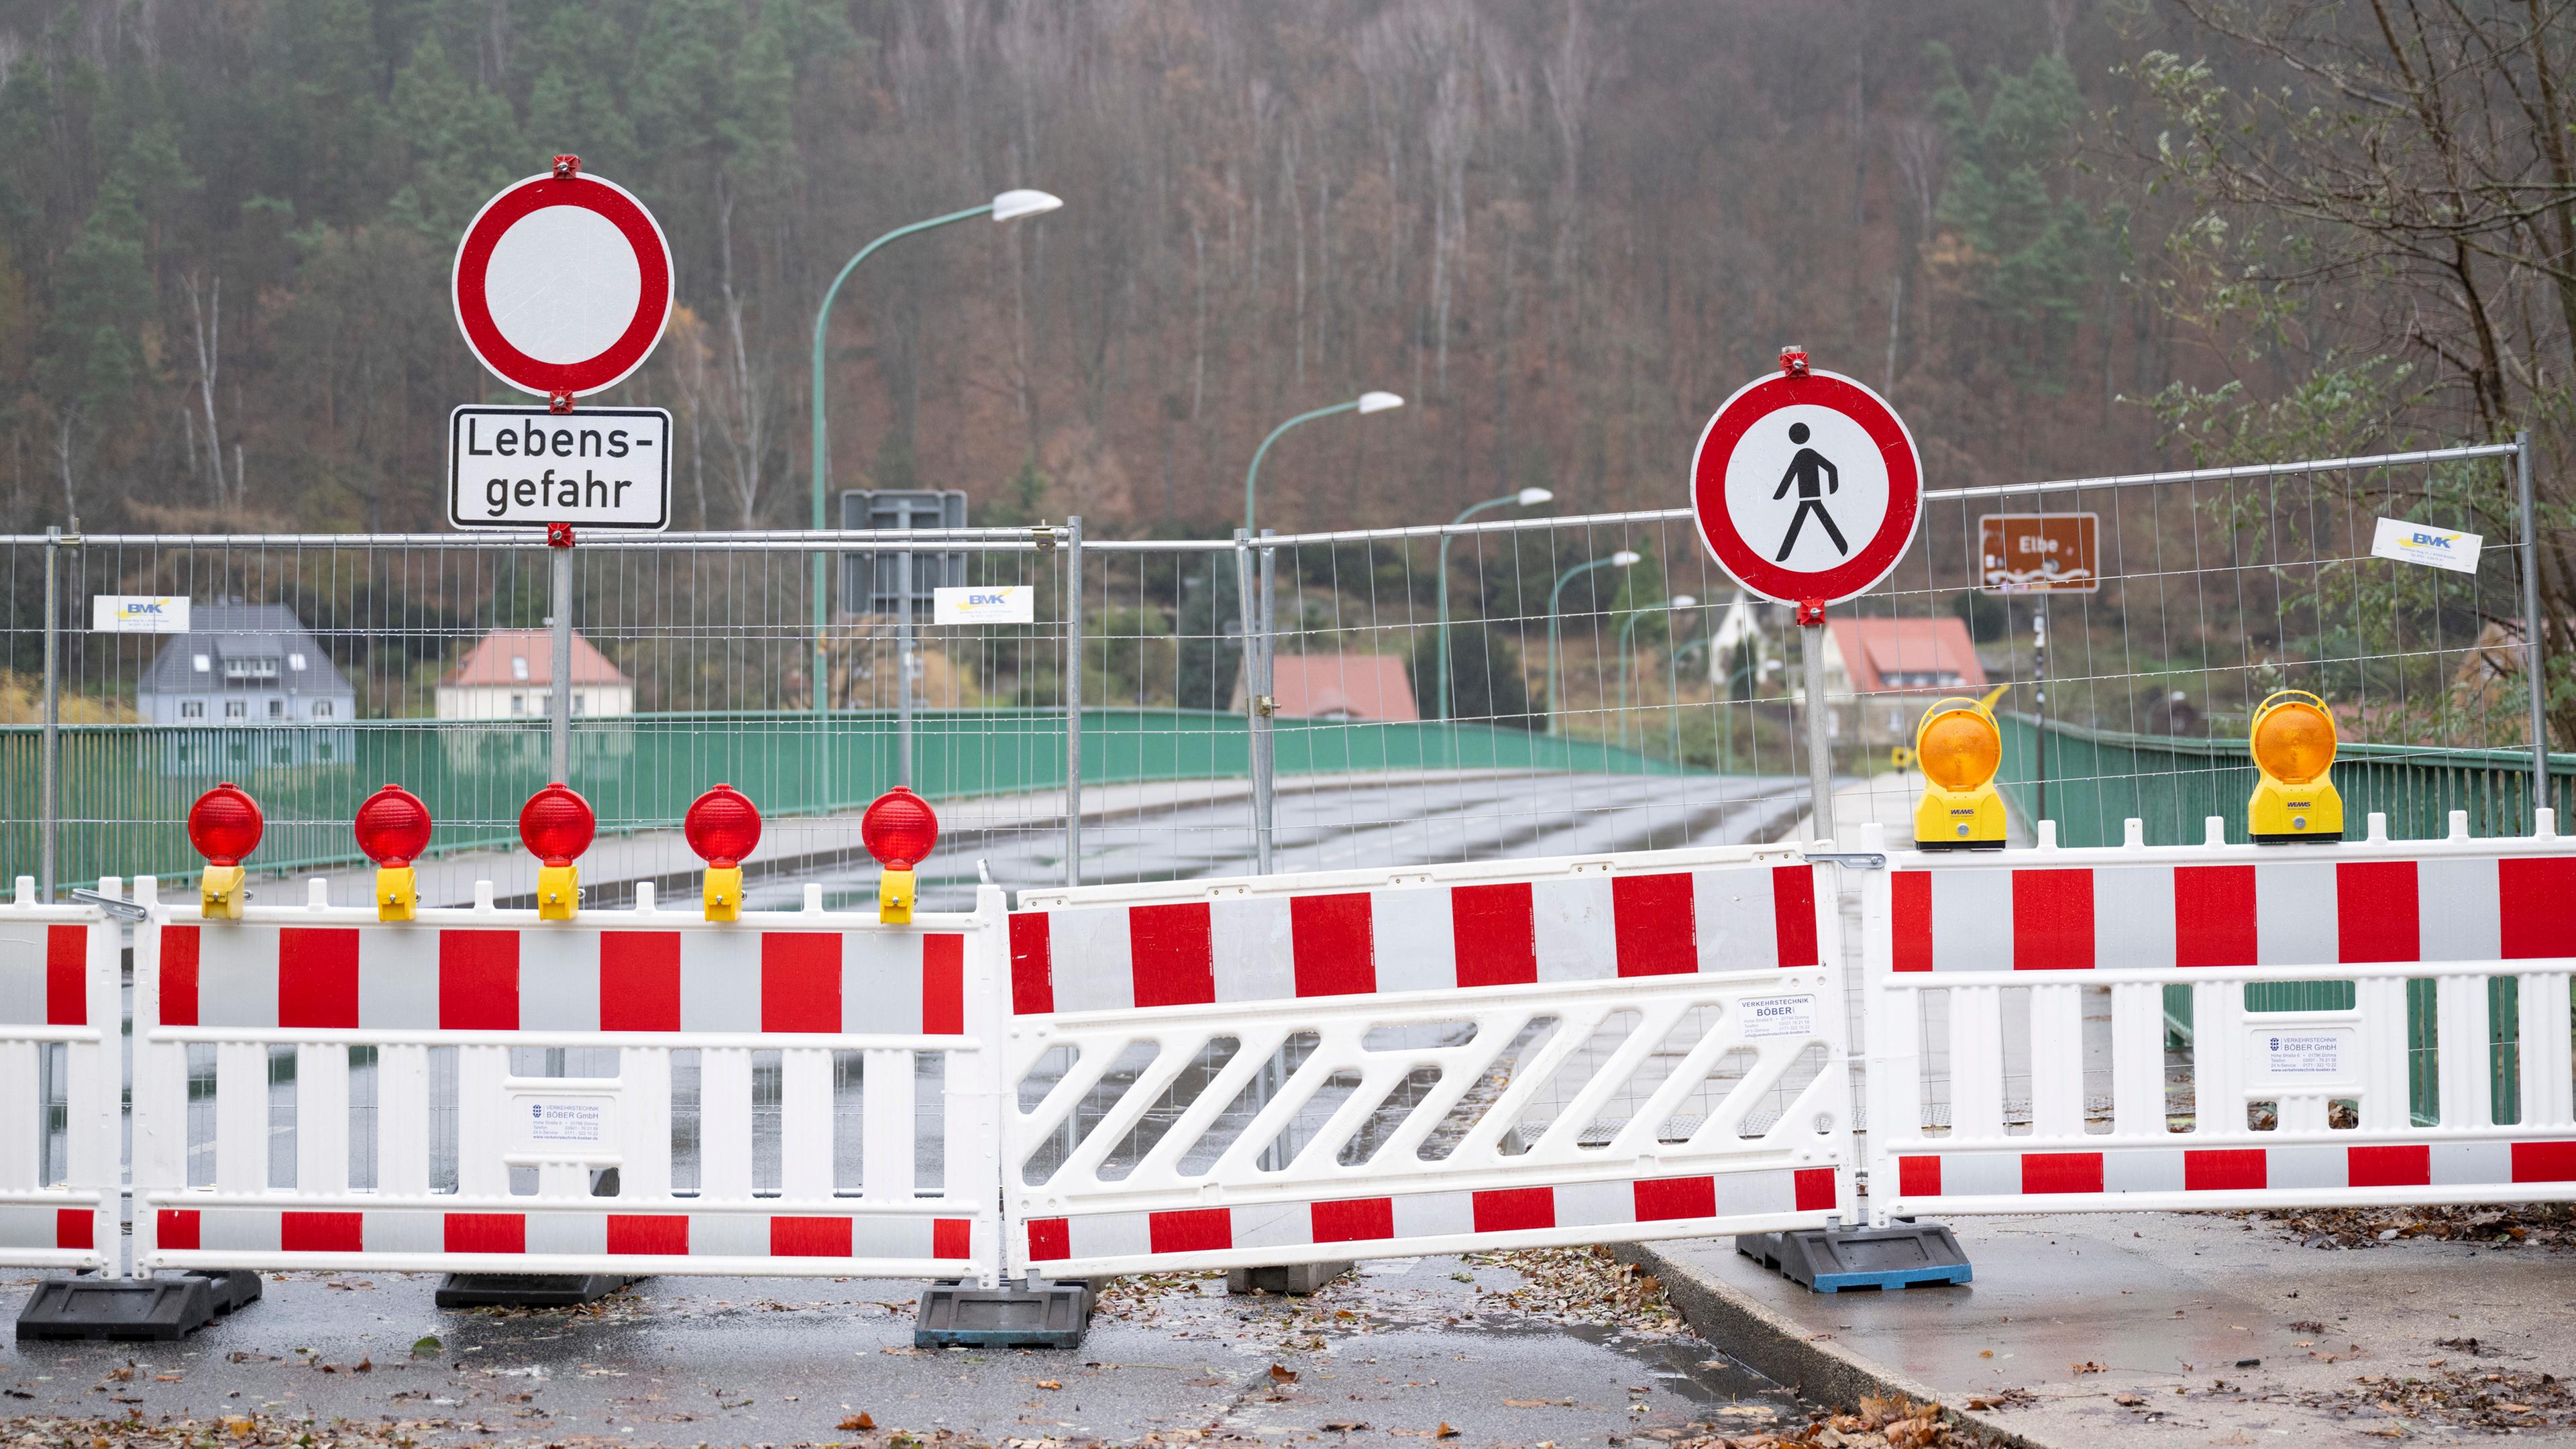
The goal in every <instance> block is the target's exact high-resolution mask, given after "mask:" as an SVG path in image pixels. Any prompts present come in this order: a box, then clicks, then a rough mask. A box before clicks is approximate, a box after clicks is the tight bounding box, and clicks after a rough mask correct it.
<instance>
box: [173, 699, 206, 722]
mask: <svg viewBox="0 0 2576 1449" xmlns="http://www.w3.org/2000/svg"><path fill="white" fill-rule="evenodd" d="M205 717H206V702H205V701H204V700H202V699H183V700H181V701H179V718H181V719H204V718H205Z"/></svg>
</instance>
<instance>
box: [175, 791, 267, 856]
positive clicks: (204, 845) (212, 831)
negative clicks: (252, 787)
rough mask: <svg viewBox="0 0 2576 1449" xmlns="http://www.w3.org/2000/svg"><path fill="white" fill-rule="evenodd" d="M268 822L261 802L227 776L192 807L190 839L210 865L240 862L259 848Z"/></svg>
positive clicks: (189, 809) (189, 828) (190, 810)
mask: <svg viewBox="0 0 2576 1449" xmlns="http://www.w3.org/2000/svg"><path fill="white" fill-rule="evenodd" d="M267 823H268V822H267V821H266V819H265V818H264V817H262V816H261V814H260V813H259V802H258V801H256V800H253V799H252V798H250V796H249V795H248V794H247V793H245V792H244V791H243V790H242V789H241V788H240V787H238V786H236V785H234V784H233V782H232V781H230V780H226V781H225V782H223V783H222V784H220V785H217V786H216V787H215V788H213V789H211V790H208V791H207V792H206V793H205V794H203V795H200V796H198V797H197V803H196V804H194V805H192V806H190V807H188V843H189V844H191V845H193V846H195V847H197V853H198V854H199V855H202V856H204V857H205V858H206V863H207V864H208V865H218V866H232V865H239V864H241V863H242V860H243V858H244V857H246V856H248V855H249V854H250V853H251V851H253V850H255V849H257V848H258V846H259V837H260V832H261V831H262V830H264V829H266V828H267Z"/></svg>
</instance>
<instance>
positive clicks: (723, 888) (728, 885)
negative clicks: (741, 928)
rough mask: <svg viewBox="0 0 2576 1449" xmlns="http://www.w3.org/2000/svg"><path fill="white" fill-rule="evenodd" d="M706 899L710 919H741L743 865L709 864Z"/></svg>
mask: <svg viewBox="0 0 2576 1449" xmlns="http://www.w3.org/2000/svg"><path fill="white" fill-rule="evenodd" d="M706 901H707V919H708V920H710V921H739V920H741V919H742V867H741V866H738V865H711V866H708V867H707V882H706Z"/></svg>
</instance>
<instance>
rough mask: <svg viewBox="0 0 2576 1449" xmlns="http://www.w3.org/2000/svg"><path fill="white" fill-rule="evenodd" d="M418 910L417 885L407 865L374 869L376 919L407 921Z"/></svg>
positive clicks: (418, 893) (418, 896)
mask: <svg viewBox="0 0 2576 1449" xmlns="http://www.w3.org/2000/svg"><path fill="white" fill-rule="evenodd" d="M419 908H420V887H419V883H418V882H417V881H415V880H414V879H413V878H412V873H411V867H410V866H407V865H380V866H377V867H376V919H377V920H379V921H408V920H410V919H412V912H414V911H415V910H418V909H419Z"/></svg>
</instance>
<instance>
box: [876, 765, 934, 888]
mask: <svg viewBox="0 0 2576 1449" xmlns="http://www.w3.org/2000/svg"><path fill="white" fill-rule="evenodd" d="M859 839H860V841H861V842H862V843H863V844H865V845H866V846H867V848H868V854H870V855H873V856H875V857H876V858H877V864H879V865H882V866H884V867H885V868H886V869H888V870H910V869H912V868H913V867H914V866H916V865H919V864H920V863H921V860H922V857H924V856H926V855H928V854H930V848H931V847H932V846H933V845H936V844H937V843H938V842H939V817H938V816H937V815H935V814H933V813H932V812H931V809H930V804H929V802H928V801H925V800H923V799H922V798H921V797H920V796H918V795H915V794H914V793H912V792H911V791H910V790H907V789H905V788H904V787H903V786H901V785H897V786H895V787H894V788H893V789H891V790H888V791H887V792H885V793H884V794H882V795H879V796H878V797H877V798H876V801H875V803H873V804H871V805H870V806H868V809H867V813H866V814H864V815H862V816H860V817H859Z"/></svg>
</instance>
